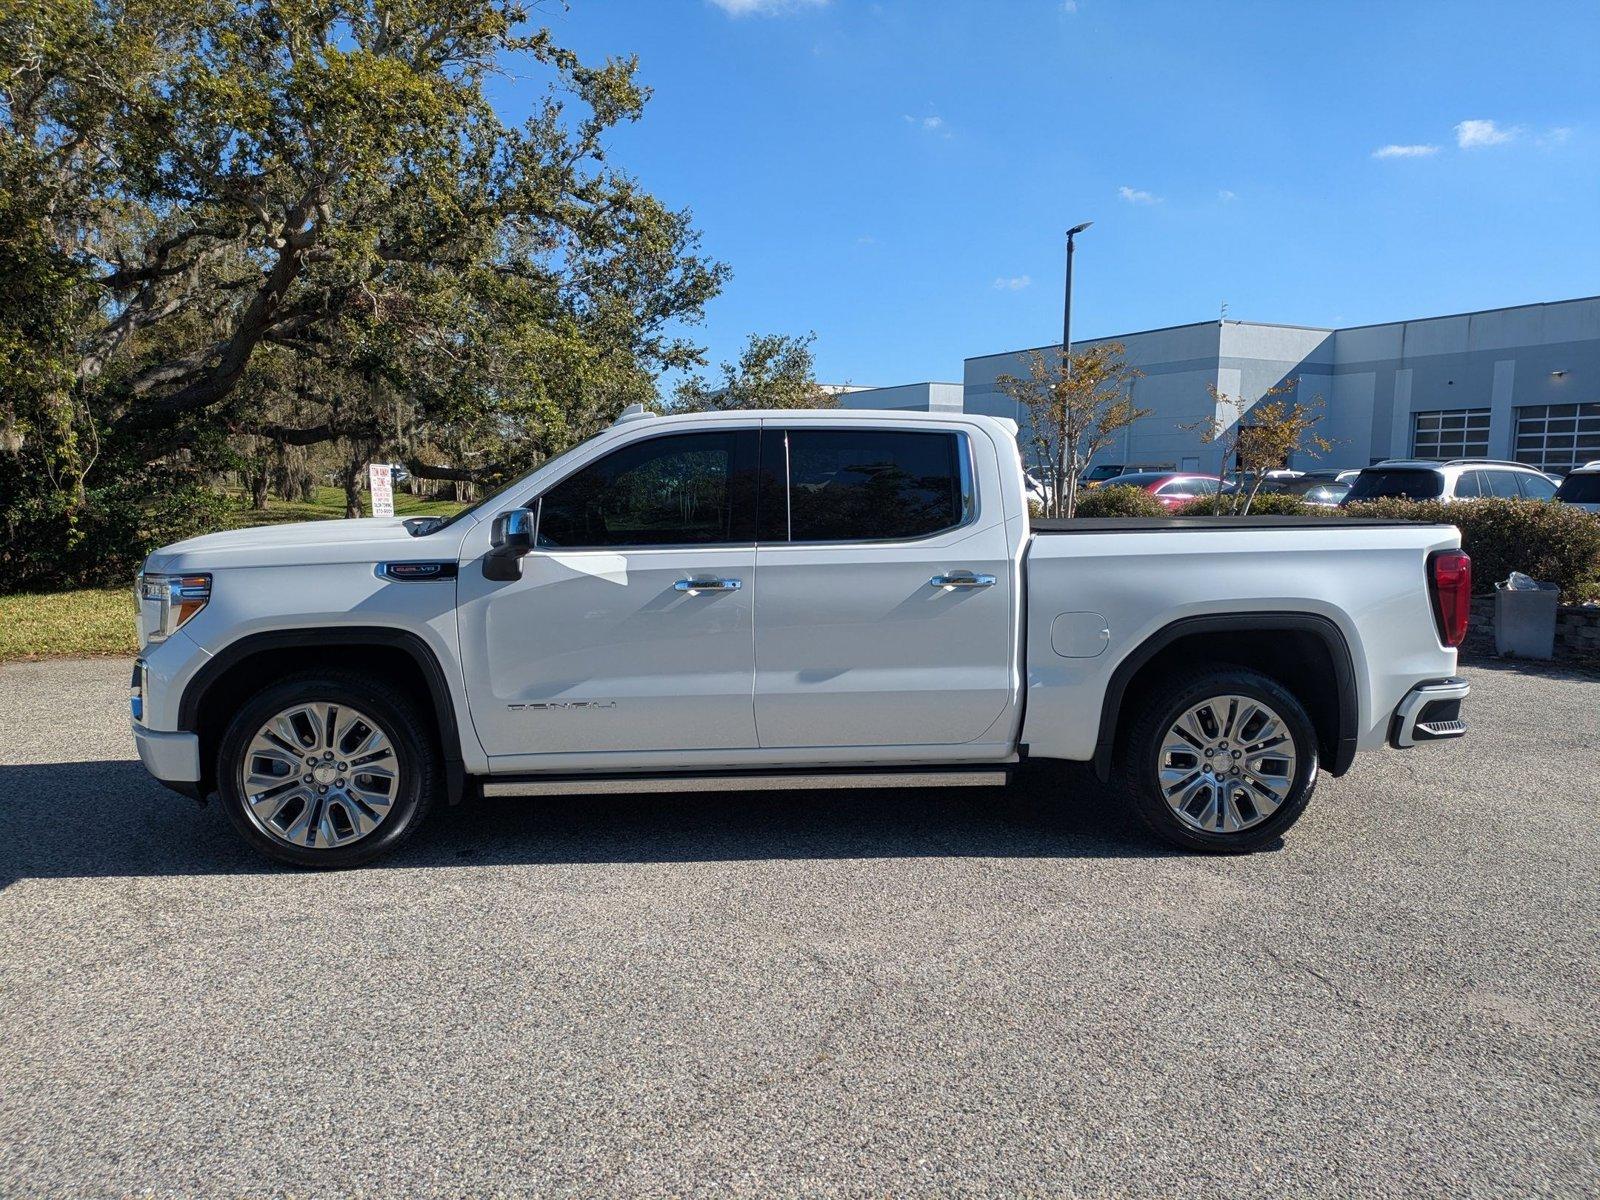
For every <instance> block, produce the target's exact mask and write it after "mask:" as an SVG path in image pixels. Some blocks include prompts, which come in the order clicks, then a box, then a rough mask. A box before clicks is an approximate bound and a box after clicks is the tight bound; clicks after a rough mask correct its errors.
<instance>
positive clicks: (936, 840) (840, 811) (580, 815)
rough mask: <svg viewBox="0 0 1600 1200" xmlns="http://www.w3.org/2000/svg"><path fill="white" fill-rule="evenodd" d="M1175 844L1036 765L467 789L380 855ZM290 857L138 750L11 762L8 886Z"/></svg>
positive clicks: (1097, 853)
mask: <svg viewBox="0 0 1600 1200" xmlns="http://www.w3.org/2000/svg"><path fill="white" fill-rule="evenodd" d="M1164 853H1167V851H1166V850H1165V849H1164V848H1163V847H1162V846H1160V845H1159V844H1158V843H1156V842H1155V841H1154V840H1153V839H1152V838H1151V837H1150V836H1149V835H1148V834H1146V833H1145V832H1144V831H1143V830H1142V829H1140V828H1139V827H1138V826H1137V825H1136V824H1135V822H1134V821H1133V819H1132V817H1131V816H1129V815H1128V814H1127V813H1126V812H1125V810H1124V808H1123V805H1122V803H1121V801H1120V799H1119V798H1118V797H1117V796H1116V795H1115V794H1114V793H1112V792H1110V791H1109V790H1107V789H1106V788H1104V787H1102V786H1101V785H1100V784H1099V783H1098V782H1097V781H1096V780H1095V779H1094V777H1093V775H1092V774H1090V773H1089V772H1088V771H1087V770H1080V769H1077V768H1073V769H1070V770H1068V771H1066V772H1065V773H1058V772H1056V771H1053V770H1050V769H1048V768H1045V767H1043V766H1036V767H1034V768H1030V769H1029V770H1028V772H1027V773H1026V774H1025V775H1024V776H1023V777H1022V778H1021V779H1019V780H1018V782H1016V783H1014V784H1012V785H1011V786H1010V787H1006V788H955V789H944V788H931V789H927V790H922V789H876V790H874V789H866V788H855V789H838V790H825V791H794V792H749V793H739V792H726V793H713V794H707V795H694V796H685V795H682V794H676V793H667V794H661V795H619V796H608V795H596V796H561V797H549V798H539V799H494V800H477V801H469V802H467V803H464V804H461V805H459V806H456V807H445V806H441V807H440V808H439V809H437V810H435V812H434V813H433V815H432V816H430V818H429V819H428V822H427V824H426V825H425V826H424V827H423V828H422V829H420V830H419V831H418V833H417V835H416V837H415V838H413V839H412V840H411V841H410V842H409V843H408V844H407V845H406V846H405V847H403V848H402V849H401V850H400V851H399V852H397V853H395V854H393V855H390V856H388V857H386V858H384V859H381V860H380V861H379V862H377V863H375V864H374V865H373V868H371V869H382V868H392V867H428V866H446V865H450V866H465V865H479V864H482V865H500V864H534V865H537V864H540V863H550V864H557V863H604V862H617V863H628V862H698V861H705V862H716V861H742V860H757V859H808V858H818V859H822V858H835V859H850V858H912V857H936V856H958V857H967V856H970V857H1001V858H1004V857H1018V858H1044V857H1060V858H1144V857H1151V856H1156V855H1160V854H1164ZM285 869H290V868H281V867H276V866H274V865H273V864H271V863H268V862H267V861H266V860H264V859H262V858H260V857H259V856H257V855H256V854H255V852H254V851H252V850H250V849H249V848H248V847H247V846H245V845H244V843H243V842H242V841H240V839H239V838H238V836H237V835H236V834H235V833H234V831H233V827H232V826H231V825H229V823H228V821H227V819H226V817H225V816H224V814H223V813H222V812H221V810H220V809H219V808H218V806H217V805H216V804H215V803H212V804H211V805H209V806H207V807H205V808H200V807H199V806H197V805H196V804H195V803H194V802H193V801H191V800H187V799H185V798H183V797H181V796H178V795H175V794H174V793H172V792H169V791H167V790H166V789H164V788H162V787H161V786H159V785H158V784H156V783H154V782H153V781H152V780H151V779H150V777H149V776H148V775H146V774H145V772H144V768H143V767H141V766H140V765H139V764H138V763H137V762H131V761H102V762H71V763H41V764H32V765H25V766H0V888H3V887H6V886H8V885H10V884H11V883H14V882H15V881H17V880H18V879H36V878H68V877H81V876H144V875H217V874H230V875H231V874H253V873H258V872H262V871H274V870H285Z"/></svg>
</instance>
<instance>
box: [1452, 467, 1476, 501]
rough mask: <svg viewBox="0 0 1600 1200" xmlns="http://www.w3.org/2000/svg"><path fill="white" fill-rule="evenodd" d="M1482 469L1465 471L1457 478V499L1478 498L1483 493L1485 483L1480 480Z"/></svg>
mask: <svg viewBox="0 0 1600 1200" xmlns="http://www.w3.org/2000/svg"><path fill="white" fill-rule="evenodd" d="M1482 474H1483V472H1482V471H1463V472H1461V474H1460V476H1459V477H1457V479H1456V490H1455V497H1456V499H1457V500H1476V499H1477V498H1478V497H1479V496H1481V495H1483V484H1482V482H1481V481H1480V480H1479V478H1478V477H1479V476H1480V475H1482Z"/></svg>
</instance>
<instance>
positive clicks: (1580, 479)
mask: <svg viewBox="0 0 1600 1200" xmlns="http://www.w3.org/2000/svg"><path fill="white" fill-rule="evenodd" d="M1556 495H1558V496H1560V497H1561V498H1562V499H1563V500H1565V501H1567V502H1568V503H1569V504H1600V473H1596V474H1593V475H1568V476H1567V477H1566V478H1565V479H1563V480H1562V481H1561V487H1560V488H1559V489H1558V490H1557V492H1556Z"/></svg>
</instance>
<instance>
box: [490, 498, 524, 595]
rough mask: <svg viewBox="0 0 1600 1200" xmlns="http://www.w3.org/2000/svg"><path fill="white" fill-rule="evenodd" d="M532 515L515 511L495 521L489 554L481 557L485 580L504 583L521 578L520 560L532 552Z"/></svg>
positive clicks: (520, 509) (522, 511) (505, 513)
mask: <svg viewBox="0 0 1600 1200" xmlns="http://www.w3.org/2000/svg"><path fill="white" fill-rule="evenodd" d="M533 525H534V522H533V513H532V512H530V511H529V510H528V509H526V508H514V509H512V510H511V511H510V512H503V513H501V514H500V515H499V516H497V517H496V518H495V519H494V524H493V525H492V526H490V529H489V546H490V550H489V553H488V554H486V555H484V559H483V573H484V576H485V577H486V578H489V579H494V580H498V581H500V582H505V581H507V580H511V579H520V578H521V577H522V557H523V555H525V554H527V553H528V551H530V550H532V549H533Z"/></svg>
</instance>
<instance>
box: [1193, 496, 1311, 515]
mask: <svg viewBox="0 0 1600 1200" xmlns="http://www.w3.org/2000/svg"><path fill="white" fill-rule="evenodd" d="M1232 500H1233V497H1231V496H1223V497H1222V500H1221V510H1222V511H1221V512H1220V513H1219V512H1218V511H1217V509H1218V500H1217V497H1215V496H1197V497H1195V498H1194V499H1193V500H1191V501H1189V502H1188V503H1187V504H1185V505H1183V506H1182V507H1181V508H1179V509H1178V510H1177V515H1178V516H1180V517H1211V516H1224V517H1231V516H1235V515H1236V514H1234V513H1232V512H1229V511H1228V506H1229V504H1230V503H1231V502H1232ZM1331 511H1332V510H1330V509H1326V508H1318V507H1317V506H1316V505H1314V504H1307V503H1306V502H1305V501H1304V500H1302V499H1300V497H1299V496H1285V495H1283V494H1282V493H1279V492H1261V493H1260V494H1258V495H1257V496H1256V498H1255V501H1254V503H1252V504H1251V505H1250V515H1251V516H1252V517H1316V516H1327V515H1330V514H1331Z"/></svg>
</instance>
